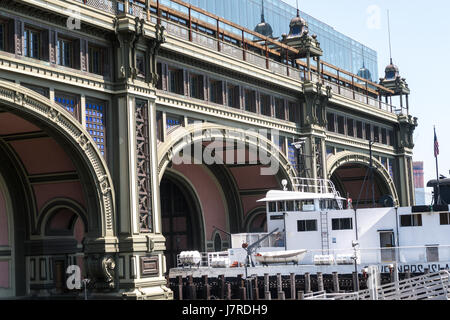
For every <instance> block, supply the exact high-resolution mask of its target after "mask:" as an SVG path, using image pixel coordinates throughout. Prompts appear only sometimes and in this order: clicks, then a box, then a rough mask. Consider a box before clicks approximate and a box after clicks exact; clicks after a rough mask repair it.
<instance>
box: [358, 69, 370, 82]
mask: <svg viewBox="0 0 450 320" xmlns="http://www.w3.org/2000/svg"><path fill="white" fill-rule="evenodd" d="M357 75H358V77H360V78H363V79H366V80H369V81H372V74H371V73H370V70H369V69H367V68H366V67H364V66H363V67H362V68H361V69H359V71H358V74H357Z"/></svg>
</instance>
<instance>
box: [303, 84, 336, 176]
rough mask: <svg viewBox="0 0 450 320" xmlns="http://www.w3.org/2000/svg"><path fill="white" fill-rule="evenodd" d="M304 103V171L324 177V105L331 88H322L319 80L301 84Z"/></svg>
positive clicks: (325, 120)
mask: <svg viewBox="0 0 450 320" xmlns="http://www.w3.org/2000/svg"><path fill="white" fill-rule="evenodd" d="M303 93H304V97H305V103H304V104H303V108H302V113H303V116H302V124H301V127H302V129H301V131H302V134H301V135H302V137H304V138H306V142H305V148H304V152H305V155H306V157H305V162H306V171H308V172H309V177H310V178H314V179H324V178H326V152H325V138H326V126H327V117H326V107H327V103H328V100H329V99H330V98H331V88H330V87H326V88H323V86H322V84H321V83H320V82H307V83H305V84H304V85H303Z"/></svg>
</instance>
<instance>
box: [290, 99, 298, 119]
mask: <svg viewBox="0 0 450 320" xmlns="http://www.w3.org/2000/svg"><path fill="white" fill-rule="evenodd" d="M299 113H300V112H299V111H298V110H297V104H295V103H294V102H289V121H291V122H298V116H297V114H299Z"/></svg>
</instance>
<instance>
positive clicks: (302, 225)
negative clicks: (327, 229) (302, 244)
mask: <svg viewBox="0 0 450 320" xmlns="http://www.w3.org/2000/svg"><path fill="white" fill-rule="evenodd" d="M297 231H298V232H309V231H317V220H297Z"/></svg>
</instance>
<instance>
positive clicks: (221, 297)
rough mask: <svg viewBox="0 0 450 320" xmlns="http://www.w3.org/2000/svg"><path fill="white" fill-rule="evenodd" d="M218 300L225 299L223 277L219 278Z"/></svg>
mask: <svg viewBox="0 0 450 320" xmlns="http://www.w3.org/2000/svg"><path fill="white" fill-rule="evenodd" d="M219 299H221V300H223V299H225V275H223V274H222V275H220V276H219Z"/></svg>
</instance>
